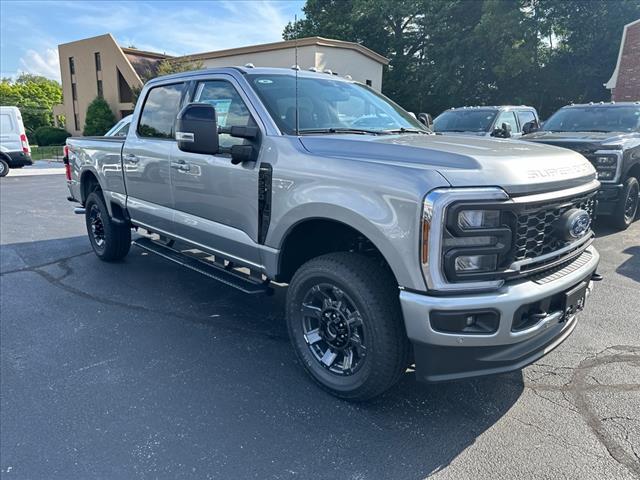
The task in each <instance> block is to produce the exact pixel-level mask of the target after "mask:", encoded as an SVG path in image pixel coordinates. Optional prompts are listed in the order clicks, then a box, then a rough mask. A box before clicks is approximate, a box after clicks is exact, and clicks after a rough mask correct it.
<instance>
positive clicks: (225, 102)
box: [202, 98, 231, 127]
mask: <svg viewBox="0 0 640 480" xmlns="http://www.w3.org/2000/svg"><path fill="white" fill-rule="evenodd" d="M202 102H204V103H208V104H209V105H213V108H215V109H216V117H217V118H218V125H219V126H221V127H226V125H227V116H228V114H229V107H231V99H230V98H225V99H210V100H202Z"/></svg>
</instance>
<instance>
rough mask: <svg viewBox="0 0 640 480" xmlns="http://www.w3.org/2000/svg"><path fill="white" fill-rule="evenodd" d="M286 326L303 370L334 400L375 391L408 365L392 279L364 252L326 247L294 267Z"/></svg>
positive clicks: (359, 398)
mask: <svg viewBox="0 0 640 480" xmlns="http://www.w3.org/2000/svg"><path fill="white" fill-rule="evenodd" d="M287 326H288V330H289V337H290V340H291V343H292V344H293V348H294V350H295V352H296V355H297V357H298V359H299V360H300V362H301V363H302V365H303V366H304V368H305V369H306V370H307V372H308V373H309V374H310V375H311V377H312V378H313V379H314V380H315V381H316V382H317V383H318V384H319V385H320V386H321V387H322V388H324V389H325V390H327V391H329V392H330V393H332V394H333V395H335V396H337V397H340V398H344V399H348V400H355V401H364V400H369V399H371V398H373V397H376V396H378V395H380V394H382V393H383V392H385V391H386V390H388V389H389V388H391V387H392V386H393V385H394V384H396V383H397V382H398V380H399V379H400V377H401V375H402V374H403V372H404V371H405V370H406V367H407V365H408V363H409V358H410V344H409V340H408V338H407V336H406V332H405V329H404V322H403V319H402V313H401V309H400V302H399V298H398V289H397V285H396V284H395V280H394V278H393V276H392V275H391V272H389V270H388V269H386V268H384V267H382V266H381V265H380V264H379V262H376V260H374V259H372V258H369V257H365V256H362V255H359V254H355V253H331V254H328V255H323V256H321V257H318V258H314V259H312V260H310V261H308V262H307V263H305V264H304V265H303V266H302V267H300V269H299V270H298V271H297V272H296V274H295V275H294V277H293V279H292V280H291V283H290V284H289V290H288V292H287Z"/></svg>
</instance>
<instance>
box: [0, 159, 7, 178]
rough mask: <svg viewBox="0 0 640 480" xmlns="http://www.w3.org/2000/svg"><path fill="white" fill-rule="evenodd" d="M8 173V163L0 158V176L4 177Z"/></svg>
mask: <svg viewBox="0 0 640 480" xmlns="http://www.w3.org/2000/svg"><path fill="white" fill-rule="evenodd" d="M8 173H9V164H8V163H7V162H6V161H5V160H2V159H0V177H6V176H7V174H8Z"/></svg>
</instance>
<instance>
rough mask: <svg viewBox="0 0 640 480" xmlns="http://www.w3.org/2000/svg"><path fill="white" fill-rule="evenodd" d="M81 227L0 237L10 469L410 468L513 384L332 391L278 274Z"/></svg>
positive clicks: (515, 385)
mask: <svg viewBox="0 0 640 480" xmlns="http://www.w3.org/2000/svg"><path fill="white" fill-rule="evenodd" d="M80 238H81V237H74V238H69V239H63V240H50V241H42V242H33V243H31V244H13V245H4V246H2V252H3V257H4V255H5V254H6V252H13V253H15V255H16V256H17V258H19V259H20V262H22V267H21V268H6V269H4V270H3V271H5V272H13V273H4V274H3V275H2V282H1V287H2V296H1V300H2V320H1V322H0V326H1V332H0V333H1V337H0V338H1V339H2V352H1V355H2V361H1V362H0V368H1V375H0V380H1V382H2V406H3V408H2V411H1V412H0V413H1V416H2V418H1V420H2V425H3V428H2V432H1V442H0V444H1V445H2V452H0V453H1V455H0V457H1V458H2V467H3V468H6V467H7V466H8V465H11V466H13V472H14V473H15V475H16V478H65V479H71V478H96V477H98V478H134V477H136V478H147V477H149V478H151V477H153V478H208V476H210V477H211V478H250V477H251V478H253V477H258V478H289V477H295V476H296V475H297V476H299V478H305V479H309V478H322V479H327V478H368V479H369V478H376V479H377V478H398V479H400V478H402V479H405V478H407V479H411V478H416V479H418V478H424V477H425V476H427V475H428V474H429V473H431V472H434V471H437V470H441V469H443V468H445V467H446V466H447V465H448V464H449V463H451V461H452V460H454V459H455V458H456V457H457V456H458V455H459V454H460V453H461V452H462V451H463V450H465V449H466V448H468V447H469V446H470V445H472V444H473V443H474V442H475V440H476V439H477V438H478V436H479V435H481V434H482V433H483V432H484V431H486V430H487V429H489V428H490V427H491V426H492V425H494V424H495V423H496V422H498V421H499V420H500V418H501V417H502V416H503V415H504V414H505V413H506V412H507V411H508V410H509V409H510V408H511V407H512V406H513V405H514V403H515V402H516V401H517V400H518V398H519V397H520V395H521V394H522V391H523V380H522V375H521V373H519V372H518V373H512V374H507V375H500V376H494V377H487V378H481V379H475V380H468V381H460V382H454V383H448V384H439V385H430V386H427V385H422V384H419V383H417V382H416V381H415V380H414V377H413V375H412V374H409V373H408V374H407V375H406V376H405V377H404V378H403V379H402V381H401V382H400V384H399V385H398V387H397V388H395V389H393V390H392V391H391V392H389V393H388V394H386V395H385V396H383V397H381V398H380V399H378V400H376V401H373V402H370V403H366V404H351V403H347V402H343V401H340V400H337V399H335V398H334V397H332V396H330V395H328V394H326V393H324V392H323V391H322V390H320V389H318V388H317V387H316V386H315V385H314V384H312V382H311V381H310V380H309V379H308V378H307V376H306V375H305V373H304V372H303V371H302V368H301V367H300V366H299V365H297V364H296V362H295V357H294V355H293V352H292V351H291V349H290V346H289V343H288V340H287V338H286V326H285V323H284V316H283V311H284V307H283V302H284V290H285V289H279V291H278V292H276V295H275V296H273V297H267V298H253V297H247V296H245V295H243V294H242V293H239V292H237V291H235V290H232V289H230V288H228V287H226V286H224V285H221V284H218V283H215V282H213V281H212V280H210V279H207V278H205V277H202V276H200V275H198V274H196V273H193V272H190V271H187V270H182V269H179V268H178V267H175V266H174V265H173V264H170V263H169V262H166V261H164V260H163V259H160V258H157V257H154V256H151V255H148V254H146V253H145V252H142V251H141V250H139V249H137V248H132V250H131V253H130V254H129V256H128V257H127V258H126V259H125V260H124V261H123V262H120V263H116V264H107V263H103V262H100V261H99V260H98V259H97V258H95V256H94V255H92V254H90V255H84V254H83V253H84V252H86V251H87V243H86V241H84V242H83V241H81V240H80ZM8 258H9V257H8ZM636 258H637V257H636ZM12 262H13V263H12ZM18 263H19V262H16V261H14V260H9V261H8V262H7V264H8V266H14V267H15V266H16V265H18ZM38 265H44V266H41V267H39V268H31V267H34V266H38ZM4 267H5V262H4V260H3V268H4ZM34 292H37V294H34ZM43 458H46V459H47V461H46V462H42V459H43ZM56 472H58V473H56ZM62 472H64V474H63V473H62Z"/></svg>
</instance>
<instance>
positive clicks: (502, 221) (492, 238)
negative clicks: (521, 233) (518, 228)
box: [442, 203, 513, 282]
mask: <svg viewBox="0 0 640 480" xmlns="http://www.w3.org/2000/svg"><path fill="white" fill-rule="evenodd" d="M446 218H447V221H446V228H445V231H444V238H443V241H442V247H443V248H442V253H443V255H444V271H445V275H446V276H447V279H448V280H449V281H451V282H460V281H482V280H495V279H496V275H495V273H496V272H497V271H498V269H502V267H504V265H503V264H504V260H505V254H506V253H507V252H509V250H510V249H511V239H512V236H513V232H512V230H511V227H510V225H513V215H512V214H511V213H510V212H508V211H506V209H505V208H500V206H499V205H496V204H495V203H492V204H491V205H489V204H486V203H485V204H482V203H478V204H469V203H457V204H456V203H454V204H452V205H450V206H449V207H448V209H447V217H446Z"/></svg>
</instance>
